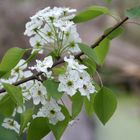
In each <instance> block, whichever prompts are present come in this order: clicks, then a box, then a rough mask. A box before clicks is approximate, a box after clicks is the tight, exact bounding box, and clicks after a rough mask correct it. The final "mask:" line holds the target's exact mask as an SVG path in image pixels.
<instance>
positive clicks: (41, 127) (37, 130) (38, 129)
mask: <svg viewBox="0 0 140 140" xmlns="http://www.w3.org/2000/svg"><path fill="white" fill-rule="evenodd" d="M49 132H50V128H49V125H48V123H47V120H46V118H35V119H34V120H33V121H32V122H31V124H30V126H29V129H28V132H27V140H41V139H42V138H43V137H45V136H46V135H47V134H48V133H49Z"/></svg>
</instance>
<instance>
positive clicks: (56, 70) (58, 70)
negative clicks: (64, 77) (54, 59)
mask: <svg viewBox="0 0 140 140" xmlns="http://www.w3.org/2000/svg"><path fill="white" fill-rule="evenodd" d="M52 71H53V73H54V74H55V75H59V74H64V73H65V72H66V67H65V66H61V67H54V68H53V69H52Z"/></svg>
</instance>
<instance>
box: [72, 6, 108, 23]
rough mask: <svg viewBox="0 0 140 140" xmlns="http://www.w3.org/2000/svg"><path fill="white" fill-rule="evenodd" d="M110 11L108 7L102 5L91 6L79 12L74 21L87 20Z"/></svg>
mask: <svg viewBox="0 0 140 140" xmlns="http://www.w3.org/2000/svg"><path fill="white" fill-rule="evenodd" d="M107 13H109V10H108V9H107V8H106V7H101V6H91V7H89V8H87V9H86V10H84V11H82V12H80V13H78V14H77V15H76V16H75V17H74V18H73V21H74V22H75V23H80V22H86V21H89V20H92V19H95V18H96V17H98V16H100V15H103V14H107Z"/></svg>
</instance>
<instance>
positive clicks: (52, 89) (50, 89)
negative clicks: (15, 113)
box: [43, 79, 63, 100]
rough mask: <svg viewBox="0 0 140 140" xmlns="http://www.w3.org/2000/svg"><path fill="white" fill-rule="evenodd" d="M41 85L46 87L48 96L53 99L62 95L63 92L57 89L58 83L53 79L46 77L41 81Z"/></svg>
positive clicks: (57, 98)
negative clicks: (46, 78)
mask: <svg viewBox="0 0 140 140" xmlns="http://www.w3.org/2000/svg"><path fill="white" fill-rule="evenodd" d="M43 85H44V86H45V87H46V89H47V95H48V98H50V97H53V98H54V99H56V100H59V99H60V98H61V97H62V96H63V93H62V92H59V91H58V85H59V83H57V82H55V81H54V80H52V79H48V80H46V81H44V82H43Z"/></svg>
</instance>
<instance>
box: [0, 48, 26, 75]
mask: <svg viewBox="0 0 140 140" xmlns="http://www.w3.org/2000/svg"><path fill="white" fill-rule="evenodd" d="M24 53H25V50H23V49H21V48H11V49H9V50H8V51H7V52H6V54H5V55H4V57H3V58H2V61H1V63H0V77H2V76H4V75H5V74H6V73H8V72H10V71H11V70H12V69H13V68H14V67H15V66H16V65H17V63H18V62H19V60H20V59H21V58H22V57H23V55H24Z"/></svg>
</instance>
